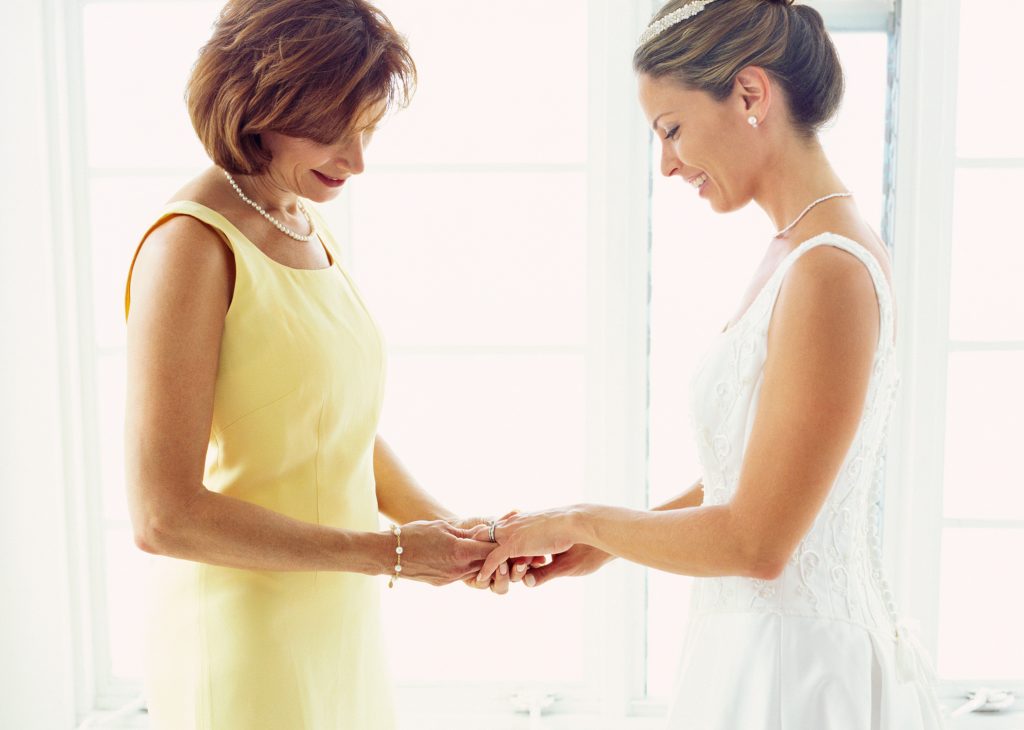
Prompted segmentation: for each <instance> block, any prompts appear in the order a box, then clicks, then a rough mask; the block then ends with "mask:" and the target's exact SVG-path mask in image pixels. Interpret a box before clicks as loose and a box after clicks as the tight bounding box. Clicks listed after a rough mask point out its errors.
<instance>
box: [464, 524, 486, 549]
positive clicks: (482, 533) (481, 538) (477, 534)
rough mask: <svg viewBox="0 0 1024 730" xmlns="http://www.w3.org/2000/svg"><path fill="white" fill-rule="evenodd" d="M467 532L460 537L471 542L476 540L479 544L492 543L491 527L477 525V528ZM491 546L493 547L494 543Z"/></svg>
mask: <svg viewBox="0 0 1024 730" xmlns="http://www.w3.org/2000/svg"><path fill="white" fill-rule="evenodd" d="M465 532H466V534H465V535H460V537H465V538H468V539H470V540H476V541H478V542H486V543H490V542H491V528H490V526H489V525H477V526H476V527H473V528H471V529H469V530H466V531H465ZM491 544H492V545H493V544H494V543H491Z"/></svg>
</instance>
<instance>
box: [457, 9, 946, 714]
mask: <svg viewBox="0 0 1024 730" xmlns="http://www.w3.org/2000/svg"><path fill="white" fill-rule="evenodd" d="M633 60H634V68H635V70H636V71H637V74H638V79H639V90H640V103H641V106H642V107H643V110H644V113H645V115H646V116H647V119H648V121H649V122H650V124H651V127H652V129H653V130H654V131H655V133H656V134H657V136H658V138H659V141H660V145H661V172H662V173H663V174H664V175H666V176H670V177H679V178H680V179H681V180H682V181H685V183H687V187H688V188H689V191H690V192H689V194H697V195H699V196H700V197H701V198H702V199H703V200H706V201H707V203H708V205H709V206H710V207H711V208H712V209H713V210H715V211H716V212H719V213H726V212H730V211H734V210H738V209H740V208H743V207H744V206H746V205H747V204H748V203H749V202H751V201H752V200H753V201H754V202H755V203H757V204H758V205H759V206H760V207H761V208H762V209H763V210H764V211H765V213H766V215H767V216H768V218H769V220H770V221H771V223H772V225H773V228H774V229H775V230H776V233H775V234H774V235H773V236H772V237H771V239H770V241H768V242H767V245H766V247H765V248H766V250H765V255H764V260H763V262H762V264H761V266H760V267H759V268H758V270H757V272H756V273H755V275H754V280H753V281H752V282H751V284H750V287H749V293H748V295H747V296H746V297H745V301H743V302H742V303H741V305H740V306H739V308H738V310H737V315H736V316H735V317H734V318H733V320H732V321H731V322H730V323H729V324H728V325H727V326H726V328H725V329H724V330H723V331H722V332H721V333H720V334H719V335H718V336H717V338H716V339H715V340H714V342H713V343H712V345H711V348H710V350H709V351H708V352H707V354H706V355H705V356H704V358H703V359H702V361H701V363H700V365H699V367H698V368H697V370H696V372H695V374H694V376H693V379H692V381H691V396H692V403H691V414H692V421H693V426H694V431H695V433H696V436H697V448H698V452H699V457H700V461H701V465H702V467H703V469H704V475H703V478H702V480H700V481H698V482H697V483H696V484H695V485H694V486H693V487H692V488H691V489H690V490H689V491H688V492H687V493H685V494H683V495H681V496H680V497H679V498H677V499H676V500H674V501H673V502H670V503H669V504H667V505H665V506H664V507H663V508H661V509H659V510H655V511H646V512H645V511H637V510H630V509H623V508H616V507H607V506H601V505H589V504H584V505H576V506H573V507H569V508H565V509H555V510H550V511H548V512H542V513H534V514H528V515H517V516H513V517H510V518H508V519H506V520H504V521H502V522H501V523H499V525H498V527H497V530H496V535H497V539H498V541H499V543H501V546H500V547H499V548H497V549H496V550H495V551H494V553H493V554H492V556H491V557H490V558H489V559H488V561H487V563H486V564H485V566H484V570H483V571H482V572H481V577H482V579H484V580H487V579H489V577H490V575H491V572H492V571H493V569H494V568H495V567H496V566H497V565H499V564H500V563H503V562H504V561H505V560H507V559H508V558H510V557H515V556H517V555H528V554H539V553H554V554H555V558H554V561H553V562H552V564H551V565H549V566H547V567H542V568H539V569H537V570H535V571H531V573H530V574H529V575H528V576H527V578H526V582H527V584H528V585H530V584H532V585H539V584H541V583H543V582H544V581H546V580H548V579H550V578H551V577H553V576H557V575H563V574H577V575H578V574H582V573H586V572H590V571H593V570H595V569H596V568H598V567H599V566H600V565H601V564H603V563H604V562H607V561H608V560H610V559H611V557H612V556H621V557H623V558H626V559H628V560H632V561H635V562H637V563H641V564H643V565H648V566H651V567H654V568H659V569H661V570H666V571H672V572H675V573H681V574H685V575H691V576H699V577H698V578H697V580H696V582H695V595H694V599H693V610H692V614H691V615H692V618H691V623H690V626H689V630H688V634H687V640H686V643H685V649H684V655H683V658H682V662H681V665H680V666H681V672H680V675H679V678H678V681H677V685H676V687H677V688H676V691H675V696H674V697H673V703H672V709H671V711H670V720H669V726H670V727H672V728H679V729H680V730H682V729H683V728H686V729H691V728H692V729H697V728H699V729H700V730H739V729H740V728H742V730H806V729H807V728H830V730H846V729H849V730H854V729H856V730H869V729H871V730H932V729H933V728H938V727H940V725H941V723H942V719H941V716H940V713H939V710H938V705H937V703H936V701H935V697H934V694H933V692H932V691H931V687H930V686H929V681H928V671H927V667H926V666H925V664H926V662H925V660H924V659H923V657H922V655H921V654H920V653H919V652H918V651H917V650H916V648H915V645H914V643H913V641H912V640H911V637H909V636H908V634H907V631H906V629H905V628H904V626H903V625H901V622H900V620H899V616H898V614H897V609H896V606H895V603H894V601H893V596H892V593H891V592H890V590H889V588H888V586H887V585H886V581H885V578H884V576H883V573H882V566H881V559H880V548H879V545H878V530H879V524H878V522H879V521H878V514H877V505H878V503H879V500H880V495H879V494H878V493H877V491H876V490H877V484H878V481H877V480H876V479H875V475H876V474H877V473H878V470H879V468H880V464H881V460H882V458H883V449H882V446H883V443H884V440H885V432H886V423H887V420H888V417H889V411H890V407H891V405H892V402H893V399H894V397H895V393H896V390H897V386H898V382H899V373H898V371H897V369H896V358H895V355H894V348H895V337H896V331H895V330H896V316H895V311H894V296H893V294H892V291H891V284H890V279H891V273H890V272H891V266H890V263H889V258H888V255H887V252H886V247H885V245H884V243H883V242H882V241H881V240H880V239H879V238H878V237H877V236H876V235H875V234H874V232H873V231H872V230H871V227H870V226H869V225H868V224H867V223H866V222H865V221H864V220H863V218H862V217H861V215H860V213H859V211H858V210H857V206H856V205H855V203H854V201H853V200H852V199H851V197H850V193H849V192H848V191H847V190H846V186H845V185H843V182H842V180H841V179H840V178H839V176H838V175H837V174H836V173H835V171H834V170H833V169H832V167H831V165H830V164H829V161H828V159H827V158H826V156H825V154H824V152H823V151H822V147H821V145H820V143H819V141H818V137H817V130H818V129H819V128H820V127H821V126H822V125H823V124H824V123H825V122H827V121H828V120H829V119H830V118H831V117H832V116H833V115H834V113H835V112H836V110H837V108H838V107H839V103H840V100H841V98H842V92H843V74H842V69H841V67H840V64H839V59H838V56H837V54H836V51H835V48H834V47H833V45H832V42H831V39H830V38H829V36H828V33H827V32H826V30H825V25H824V23H823V22H822V18H821V16H820V14H819V13H818V12H817V11H816V10H814V9H813V8H812V7H810V6H808V5H792V0H697V1H696V2H683V1H681V0H674V1H673V2H669V3H667V4H666V5H665V6H664V7H663V8H662V10H661V11H659V13H658V15H657V17H656V18H655V20H654V22H652V24H651V26H650V27H649V28H648V30H647V31H646V32H645V33H644V34H643V36H642V37H641V39H640V42H639V45H638V47H637V49H636V53H635V56H634V59H633ZM477 530H478V531H479V532H480V534H481V535H482V534H484V533H485V532H486V531H482V530H480V528H477ZM490 532H495V530H493V529H491V530H490Z"/></svg>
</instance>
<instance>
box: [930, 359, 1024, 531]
mask: <svg viewBox="0 0 1024 730" xmlns="http://www.w3.org/2000/svg"><path fill="white" fill-rule="evenodd" d="M1021 373H1024V352H955V353H952V354H951V355H950V357H949V373H948V396H947V401H946V465H945V477H944V481H945V495H944V500H943V508H944V510H945V514H946V517H951V518H961V519H970V518H976V519H986V518H987V519H1018V520H1024V475H1022V473H1021V470H1020V467H1019V463H1020V458H1019V453H1020V441H1021V435H1022V434H1024V381H1022V380H1021Z"/></svg>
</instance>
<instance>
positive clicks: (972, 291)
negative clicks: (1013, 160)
mask: <svg viewBox="0 0 1024 730" xmlns="http://www.w3.org/2000/svg"><path fill="white" fill-rule="evenodd" d="M1022 192H1024V170H974V169H966V170H958V171H957V173H956V198H955V202H954V207H953V212H954V216H953V253H952V257H953V258H952V272H951V279H950V308H949V336H950V337H951V338H953V339H955V340H1024V288H1022V287H1021V275H1022V274H1024V231H1022V229H1021V228H1020V225H1019V224H1018V220H1017V219H1018V218H1019V213H1018V210H1019V207H1020V196H1021V193H1022Z"/></svg>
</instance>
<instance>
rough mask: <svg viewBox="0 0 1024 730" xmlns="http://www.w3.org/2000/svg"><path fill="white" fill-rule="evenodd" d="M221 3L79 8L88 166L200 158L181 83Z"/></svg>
mask: <svg viewBox="0 0 1024 730" xmlns="http://www.w3.org/2000/svg"><path fill="white" fill-rule="evenodd" d="M222 5H223V3H222V2H219V1H217V2H144V3H128V2H96V3H89V4H87V5H86V6H85V7H84V9H83V37H84V50H83V53H84V59H83V60H84V65H83V73H84V76H85V97H84V98H85V112H86V129H87V134H86V143H87V145H88V160H89V164H90V165H91V166H93V167H138V166H165V167H175V166H176V167H191V166H197V165H202V164H205V162H206V159H207V158H206V154H205V152H203V149H202V146H201V145H200V144H199V141H198V139H197V138H196V135H195V132H193V130H192V124H191V122H190V121H189V118H188V112H187V111H186V110H185V102H184V100H183V96H184V93H185V82H186V81H187V80H188V74H189V71H190V69H191V67H192V64H193V62H194V61H195V59H196V56H197V54H198V52H199V48H200V46H202V44H203V43H205V42H206V40H207V38H209V36H210V27H211V24H212V22H213V20H214V18H215V17H216V15H217V11H218V10H220V8H221V6H222Z"/></svg>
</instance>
